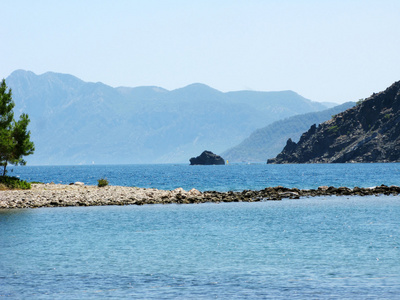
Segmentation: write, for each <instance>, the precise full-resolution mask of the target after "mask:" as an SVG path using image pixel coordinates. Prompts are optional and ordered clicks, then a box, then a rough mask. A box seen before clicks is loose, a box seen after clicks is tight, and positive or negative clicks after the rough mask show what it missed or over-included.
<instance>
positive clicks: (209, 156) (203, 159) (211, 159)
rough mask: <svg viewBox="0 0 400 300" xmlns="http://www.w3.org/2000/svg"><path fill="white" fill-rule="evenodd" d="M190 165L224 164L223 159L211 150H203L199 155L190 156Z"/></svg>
mask: <svg viewBox="0 0 400 300" xmlns="http://www.w3.org/2000/svg"><path fill="white" fill-rule="evenodd" d="M189 161H190V164H191V165H224V164H225V160H224V159H223V158H222V157H221V156H219V155H216V154H214V153H212V152H211V151H204V152H203V153H202V154H200V156H197V157H192V158H191V159H190V160H189Z"/></svg>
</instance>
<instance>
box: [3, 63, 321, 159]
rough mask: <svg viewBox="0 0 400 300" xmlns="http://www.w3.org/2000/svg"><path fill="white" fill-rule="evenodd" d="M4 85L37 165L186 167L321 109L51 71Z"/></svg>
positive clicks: (24, 74)
mask: <svg viewBox="0 0 400 300" xmlns="http://www.w3.org/2000/svg"><path fill="white" fill-rule="evenodd" d="M6 83H7V85H8V86H9V87H10V88H12V91H13V99H14V101H15V103H16V106H15V109H14V111H15V114H16V115H18V114H21V113H22V112H25V113H27V114H28V115H29V117H30V119H31V124H30V130H31V132H32V135H31V136H32V140H33V141H34V142H35V145H36V152H35V154H34V155H32V156H30V157H29V160H28V162H29V163H31V164H36V165H41V164H45V165H49V164H50V165H51V164H53V165H55V164H90V163H91V162H92V161H95V162H96V163H101V164H115V163H122V164H123V163H175V162H179V163H185V162H187V161H188V159H189V158H190V157H193V156H195V155H197V154H198V153H201V152H202V151H204V149H210V150H212V151H213V152H215V153H220V152H222V151H223V150H225V149H227V148H229V147H232V146H233V145H235V144H238V143H239V142H240V141H241V140H243V139H244V138H245V137H247V136H248V135H249V134H250V133H251V132H252V131H253V130H255V129H257V128H260V127H263V126H265V125H267V124H269V123H271V122H273V121H275V120H278V119H280V118H284V117H288V116H291V115H295V114H297V113H298V111H302V110H308V111H318V110H322V109H324V108H326V106H324V105H322V104H320V103H318V102H313V101H311V100H308V99H306V98H304V97H301V96H300V95H297V96H296V95H294V94H292V97H293V102H295V105H291V106H290V107H289V108H287V107H285V101H286V100H285V101H281V102H280V101H279V96H280V94H279V92H276V93H274V94H273V100H274V101H272V100H269V99H270V98H271V95H270V94H269V92H260V93H261V94H260V95H264V98H262V97H260V96H259V97H258V98H257V99H255V100H253V99H252V98H251V97H247V98H242V99H241V100H240V96H238V95H236V94H235V92H228V93H224V92H221V91H218V90H216V89H213V88H211V87H208V86H207V85H204V84H192V85H189V86H188V87H187V88H186V87H183V88H179V89H175V90H172V91H168V90H166V89H163V88H161V87H155V86H150V87H133V88H129V87H117V88H113V87H111V86H108V85H106V84H103V83H100V82H97V83H93V82H85V81H83V80H81V79H79V78H77V77H75V76H73V75H69V74H60V73H55V72H46V73H44V74H41V75H36V74H35V73H33V72H31V71H24V70H17V71H15V72H13V73H12V74H11V75H10V76H9V77H7V78H6ZM284 94H285V93H284ZM249 95H252V93H250V94H249ZM281 95H283V94H281ZM286 96H287V95H286V94H285V96H284V97H286ZM282 97H283V96H282ZM233 98H235V99H233ZM294 99H295V100H294ZM263 102H264V105H263ZM286 102H287V101H286ZM260 106H264V107H261V108H262V109H260Z"/></svg>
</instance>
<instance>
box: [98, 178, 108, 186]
mask: <svg viewBox="0 0 400 300" xmlns="http://www.w3.org/2000/svg"><path fill="white" fill-rule="evenodd" d="M107 185H108V180H107V178H100V179H98V180H97V186H98V187H103V186H107Z"/></svg>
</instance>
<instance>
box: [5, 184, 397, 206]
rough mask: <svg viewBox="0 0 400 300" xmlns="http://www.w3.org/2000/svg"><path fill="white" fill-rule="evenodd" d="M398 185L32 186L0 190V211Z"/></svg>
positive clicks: (344, 192) (362, 192) (366, 191)
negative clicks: (219, 188) (227, 188)
mask: <svg viewBox="0 0 400 300" xmlns="http://www.w3.org/2000/svg"><path fill="white" fill-rule="evenodd" d="M399 194H400V187H398V186H390V187H389V186H385V185H381V186H377V187H372V188H359V187H355V188H353V189H350V188H347V187H339V188H335V187H328V186H321V187H319V188H317V189H302V190H300V189H297V188H285V187H281V186H277V187H269V188H265V189H263V190H259V191H251V190H244V191H242V192H216V191H207V192H200V191H198V190H196V189H191V190H190V191H185V190H183V189H182V188H178V189H175V190H172V191H166V190H157V189H145V188H136V187H121V186H107V187H102V188H99V187H97V186H83V185H60V184H32V189H31V190H23V191H22V190H9V191H0V209H9V208H37V207H65V206H100V205H143V204H170V203H177V204H189V203H204V202H255V201H267V200H282V199H284V198H288V199H299V198H300V197H316V196H352V195H358V196H367V195H399Z"/></svg>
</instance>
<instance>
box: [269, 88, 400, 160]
mask: <svg viewBox="0 0 400 300" xmlns="http://www.w3.org/2000/svg"><path fill="white" fill-rule="evenodd" d="M354 162H359V163H366V162H400V81H398V82H395V83H394V84H393V85H391V86H390V87H389V88H387V89H386V90H385V91H383V92H380V93H378V94H375V93H374V94H373V95H372V96H371V97H369V98H367V99H365V100H362V101H360V102H359V103H358V105H356V106H355V107H353V108H350V109H348V110H346V111H344V112H342V113H339V114H337V115H335V116H333V117H332V119H331V120H329V121H327V122H324V123H321V124H320V125H319V126H316V125H313V126H311V128H310V129H309V130H308V131H307V132H305V133H303V135H302V136H301V137H300V140H299V142H298V143H295V142H293V141H292V140H291V139H289V140H288V141H287V143H286V146H285V148H284V149H283V151H282V152H281V153H279V154H278V155H277V156H276V157H275V158H273V159H269V160H268V163H270V164H284V163H354Z"/></svg>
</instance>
